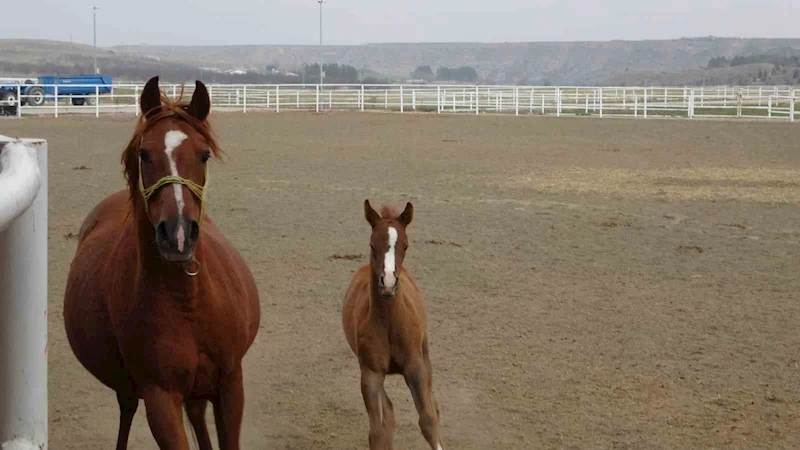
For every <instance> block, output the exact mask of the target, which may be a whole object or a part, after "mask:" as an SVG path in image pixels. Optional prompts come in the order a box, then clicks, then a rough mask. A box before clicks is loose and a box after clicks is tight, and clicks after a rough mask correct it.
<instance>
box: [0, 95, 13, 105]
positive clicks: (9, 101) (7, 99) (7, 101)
mask: <svg viewBox="0 0 800 450" xmlns="http://www.w3.org/2000/svg"><path fill="white" fill-rule="evenodd" d="M0 103H2V104H3V105H16V104H17V94H15V93H13V92H6V93H5V94H3V95H2V96H0Z"/></svg>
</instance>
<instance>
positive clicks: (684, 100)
mask: <svg viewBox="0 0 800 450" xmlns="http://www.w3.org/2000/svg"><path fill="white" fill-rule="evenodd" d="M31 86H40V87H42V88H44V89H45V91H46V92H48V93H47V94H45V95H44V96H42V95H39V96H38V97H37V98H29V97H32V96H26V95H25V93H24V91H23V89H25V88H26V87H31ZM70 87H71V88H74V87H75V85H70ZM142 87H143V84H117V85H113V86H112V87H111V92H110V93H109V94H101V93H100V88H99V87H96V86H88V88H89V90H90V91H91V90H94V91H95V93H94V94H89V95H86V96H80V97H78V96H71V95H60V94H59V93H58V86H45V85H21V86H20V87H19V88H18V93H17V94H18V95H17V97H16V98H15V99H14V104H15V106H16V107H15V108H14V112H13V114H15V115H18V116H22V115H27V114H38V115H44V114H47V115H54V116H56V117H58V116H59V115H60V114H68V113H89V114H94V115H95V116H100V114H102V113H106V112H128V113H136V114H138V109H139V108H138V102H139V95H140V93H141V90H142ZM161 88H162V90H163V91H164V92H165V93H166V94H167V95H169V96H172V97H175V96H178V95H180V93H181V90H182V87H181V86H180V85H162V86H161ZM208 88H209V91H210V94H211V97H212V104H213V106H214V107H215V109H217V110H240V111H242V112H245V113H246V112H248V111H274V112H281V111H287V110H304V111H317V112H320V111H329V110H353V111H397V112H411V111H417V112H432V113H440V114H441V113H448V114H476V115H478V114H514V115H552V116H559V117H560V116H598V117H635V118H647V117H654V116H656V117H683V118H710V117H715V118H751V119H779V120H789V121H794V119H795V117H796V112H795V103H797V100H798V95H800V90H796V89H794V87H792V86H733V87H731V86H712V87H580V86H464V85H439V86H436V85H332V84H326V85H322V86H320V85H314V84H307V85H252V84H249V85H243V84H213V85H208ZM183 89H184V91H183V94H184V96H186V97H187V98H188V97H189V96H191V94H192V91H193V89H194V86H193V84H192V85H189V84H187V85H186V86H185V88H183ZM38 102H41V104H36V103H38ZM26 103H27V104H26ZM20 104H23V105H24V106H20Z"/></svg>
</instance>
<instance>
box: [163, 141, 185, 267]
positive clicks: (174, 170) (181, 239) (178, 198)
mask: <svg viewBox="0 0 800 450" xmlns="http://www.w3.org/2000/svg"><path fill="white" fill-rule="evenodd" d="M187 137H188V136H186V133H184V132H182V131H177V130H172V131H168V132H167V134H166V135H165V136H164V147H165V149H164V152H165V153H166V154H167V160H168V161H169V171H170V174H171V175H172V176H173V177H177V176H180V175H178V166H177V164H175V158H174V157H173V156H172V152H174V151H175V149H176V148H178V146H179V145H181V143H183V141H184V140H185V139H186V138H187ZM172 189H173V190H174V192H175V203H177V205H178V233H177V236H176V239H177V240H178V242H177V244H178V251H179V252H182V251H183V246H184V243H185V242H186V232H185V231H184V230H183V208H184V207H185V206H186V205H185V203H184V202H183V186H182V185H180V184H173V185H172Z"/></svg>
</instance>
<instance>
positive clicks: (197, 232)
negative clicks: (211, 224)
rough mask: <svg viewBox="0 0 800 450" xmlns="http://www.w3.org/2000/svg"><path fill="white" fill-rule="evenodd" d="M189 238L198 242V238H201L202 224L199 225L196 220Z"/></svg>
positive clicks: (193, 222)
mask: <svg viewBox="0 0 800 450" xmlns="http://www.w3.org/2000/svg"><path fill="white" fill-rule="evenodd" d="M189 236H190V237H191V239H192V240H193V241H196V240H197V238H198V237H200V224H198V223H197V221H196V220H193V221H192V232H191V233H190V234H189Z"/></svg>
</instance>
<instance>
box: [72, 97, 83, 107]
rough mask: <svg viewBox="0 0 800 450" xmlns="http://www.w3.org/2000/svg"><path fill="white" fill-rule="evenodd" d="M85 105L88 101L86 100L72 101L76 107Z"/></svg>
mask: <svg viewBox="0 0 800 450" xmlns="http://www.w3.org/2000/svg"><path fill="white" fill-rule="evenodd" d="M84 103H86V99H85V98H73V99H72V104H73V105H75V106H83V104H84Z"/></svg>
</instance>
